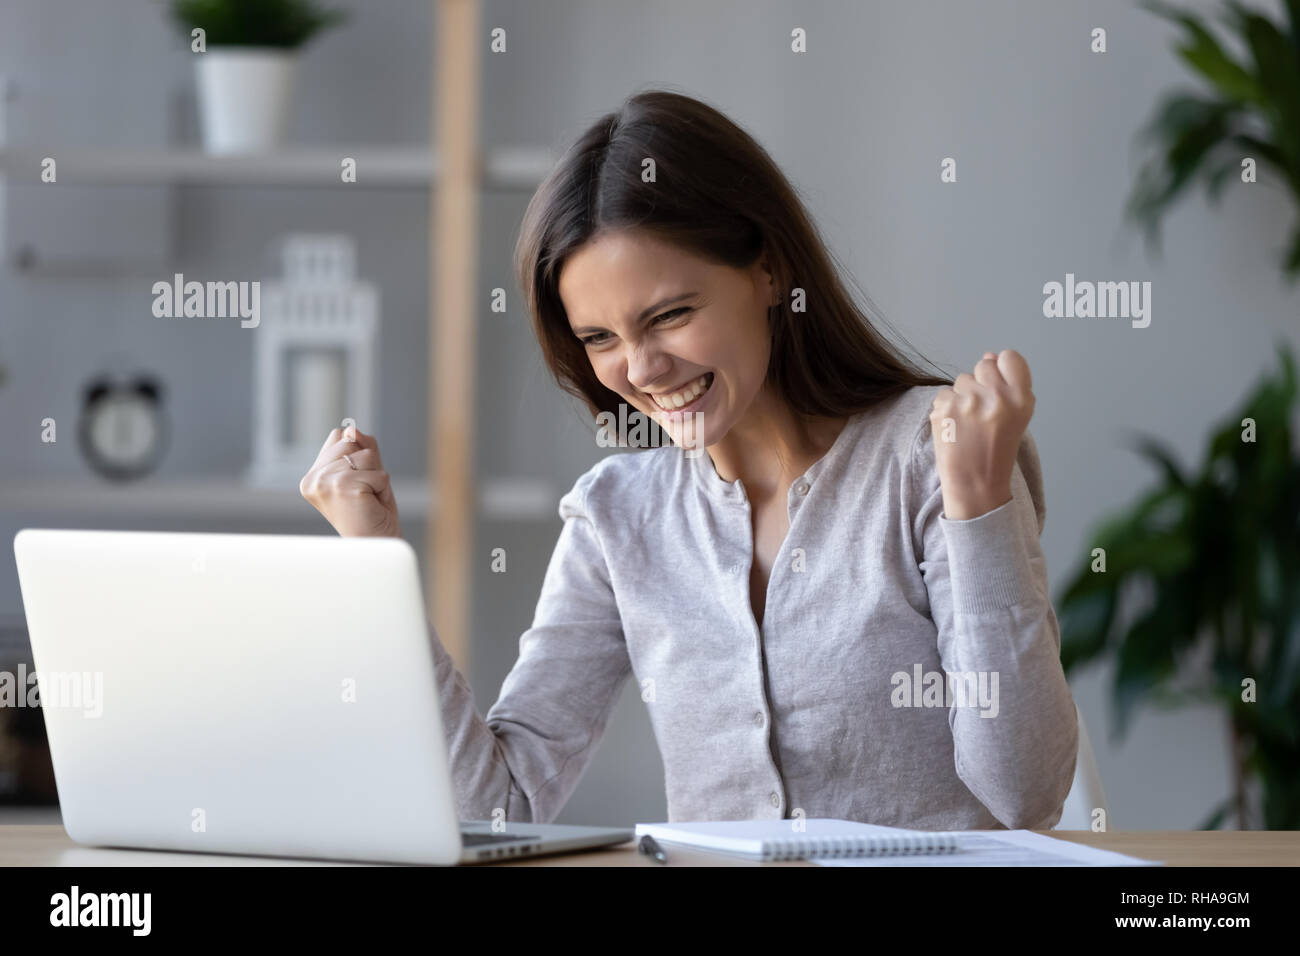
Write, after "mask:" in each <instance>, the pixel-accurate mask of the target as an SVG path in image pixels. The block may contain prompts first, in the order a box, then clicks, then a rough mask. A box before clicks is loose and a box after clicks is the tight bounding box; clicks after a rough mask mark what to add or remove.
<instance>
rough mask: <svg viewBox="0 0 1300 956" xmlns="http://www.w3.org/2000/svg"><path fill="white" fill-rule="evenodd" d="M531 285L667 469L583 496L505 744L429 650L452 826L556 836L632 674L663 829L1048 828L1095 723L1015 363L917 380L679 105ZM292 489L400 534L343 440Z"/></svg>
mask: <svg viewBox="0 0 1300 956" xmlns="http://www.w3.org/2000/svg"><path fill="white" fill-rule="evenodd" d="M516 268H517V272H518V280H519V283H520V287H521V288H522V289H523V290H524V292H525V294H526V297H527V303H528V311H529V314H530V316H531V317H532V321H533V323H534V327H535V330H536V333H537V338H538V341H539V342H540V344H541V347H542V353H543V355H544V357H545V359H546V361H547V364H548V365H549V366H550V368H551V370H552V372H553V374H554V375H555V377H556V379H557V381H558V382H559V384H560V385H561V387H563V388H564V389H565V390H566V391H568V392H570V393H571V394H573V395H576V396H577V397H579V398H581V399H582V400H583V401H584V402H585V403H586V405H587V407H588V408H590V409H591V411H592V413H593V414H594V415H599V414H600V413H610V414H612V416H613V417H614V418H616V419H617V418H618V410H619V406H620V403H626V405H627V406H628V408H627V409H625V413H624V416H623V419H622V420H626V415H627V413H628V412H629V411H630V410H638V411H641V412H643V413H644V414H646V415H647V416H650V417H651V418H652V419H654V420H655V421H656V422H657V423H658V424H659V426H660V427H662V428H663V429H665V430H666V431H667V432H668V433H669V434H670V435H671V437H672V439H673V441H674V443H675V444H666V445H665V446H664V447H659V448H654V449H651V450H643V451H639V452H636V453H630V454H615V455H611V456H609V457H606V458H604V459H602V460H601V461H599V462H598V463H597V464H596V465H595V466H594V467H592V468H591V469H590V470H588V471H587V472H586V473H585V474H583V475H582V476H581V477H580V478H579V479H578V480H577V483H576V484H575V485H574V487H573V489H572V490H571V491H570V492H569V493H568V494H566V495H565V496H564V497H563V498H562V499H561V501H560V507H559V510H560V515H561V517H562V518H563V519H564V528H563V530H562V531H561V533H560V539H559V543H558V544H557V546H556V550H555V553H554V555H553V557H552V560H551V563H550V566H549V568H548V570H547V573H546V577H545V581H544V583H543V586H542V594H541V598H540V600H539V602H538V605H537V610H536V614H535V617H534V620H533V626H532V627H531V628H530V629H529V630H528V631H526V632H525V633H524V635H523V636H522V637H521V639H520V642H519V647H520V653H519V660H518V662H517V663H516V664H515V666H514V668H513V669H512V670H511V672H510V674H509V675H508V676H507V678H506V680H505V682H504V684H503V686H502V688H501V695H500V698H499V699H498V700H497V702H496V703H495V704H494V705H493V706H492V708H491V709H490V710H489V711H488V713H487V715H486V718H481V717H479V715H478V713H477V712H476V710H475V708H474V703H473V701H472V699H471V696H470V691H469V688H468V686H467V685H466V683H465V681H464V679H463V678H462V676H461V675H460V674H459V673H458V672H457V671H456V668H455V666H454V664H453V663H452V661H451V659H450V657H449V656H448V655H447V653H446V651H445V650H444V649H443V647H442V645H441V642H439V641H438V639H437V634H436V632H432V638H433V647H434V654H435V662H436V674H437V680H438V685H439V692H440V694H441V699H442V708H443V711H442V712H443V718H444V721H445V731H446V735H447V739H448V745H449V748H450V751H451V759H452V765H453V774H454V777H455V782H456V789H457V799H458V801H459V804H460V813H461V817H462V818H463V819H490V818H492V817H493V816H494V811H495V812H496V816H500V815H501V814H502V813H504V816H505V818H506V819H509V820H521V821H533V822H549V821H552V820H553V819H554V818H555V817H556V815H557V814H559V812H560V810H561V808H562V807H563V806H564V803H565V801H566V800H567V799H568V798H569V796H570V794H571V793H572V792H573V790H574V788H575V787H576V786H577V783H578V780H579V779H580V777H581V776H582V773H583V771H584V769H585V768H586V766H587V764H588V762H589V761H590V759H591V757H592V755H593V753H594V752H595V749H596V746H597V744H598V742H599V740H600V738H601V735H602V733H603V731H604V729H605V725H606V722H607V720H608V718H609V714H610V711H611V709H612V707H613V706H614V703H615V701H616V700H617V699H618V697H619V692H620V690H621V688H622V687H623V684H624V681H625V680H626V679H627V678H628V677H629V676H631V675H634V676H635V679H636V680H637V682H638V684H639V685H640V687H641V696H642V699H643V700H645V701H646V704H647V707H648V708H649V712H650V718H651V722H652V724H653V727H654V731H655V735H656V739H657V740H658V743H659V748H660V752H661V754H662V757H663V760H664V768H665V778H666V782H667V797H668V813H669V818H670V819H672V820H709V819H749V818H765V817H766V818H781V817H792V818H797V817H799V816H800V815H802V816H804V817H834V818H842V819H849V820H860V821H865V822H869V823H877V824H885V825H890V826H903V827H915V828H919V829H979V828H1001V827H1009V828H1022V827H1023V828H1045V827H1050V826H1052V825H1053V824H1055V823H1056V822H1057V821H1058V820H1059V818H1060V814H1061V807H1062V803H1063V801H1064V799H1065V796H1066V794H1067V792H1068V790H1069V788H1070V783H1071V778H1072V776H1073V772H1074V762H1075V754H1076V746H1077V726H1076V718H1075V710H1074V702H1073V699H1072V698H1071V695H1070V690H1069V687H1068V685H1067V684H1066V682H1065V677H1064V674H1063V673H1062V670H1061V665H1060V660H1059V640H1060V638H1059V631H1058V627H1057V621H1056V616H1055V613H1054V611H1053V609H1052V605H1051V603H1050V600H1049V597H1048V586H1047V573H1046V566H1045V562H1044V559H1043V553H1042V549H1041V547H1040V545H1039V541H1038V535H1039V532H1040V530H1041V528H1042V524H1043V518H1044V514H1045V510H1044V504H1043V488H1042V478H1041V475H1040V472H1039V466H1038V457H1037V452H1036V448H1035V445H1034V443H1033V440H1032V438H1031V437H1030V435H1029V433H1028V432H1027V430H1026V429H1027V425H1028V422H1029V419H1030V416H1031V415H1032V413H1033V406H1034V397H1033V394H1032V391H1031V383H1030V375H1029V368H1028V366H1027V365H1026V363H1025V361H1024V359H1023V358H1022V357H1021V356H1020V355H1018V354H1017V353H1016V352H1014V351H1010V350H1006V351H1002V352H1000V353H998V354H997V355H994V354H993V353H991V352H986V353H984V356H983V358H981V360H980V361H979V362H978V364H976V365H975V368H974V371H973V373H972V374H963V375H959V376H958V377H957V379H956V380H955V381H952V382H949V380H947V379H944V378H936V377H931V376H927V375H924V374H923V373H921V372H920V371H918V370H917V369H916V368H915V367H913V366H912V365H910V364H908V363H907V362H906V361H905V360H904V359H902V358H901V357H899V356H898V355H897V354H896V353H895V352H894V350H893V349H892V348H891V347H890V345H889V344H888V343H887V342H886V341H885V340H884V339H883V338H882V337H881V336H880V335H879V334H878V333H877V332H876V331H875V330H874V329H873V328H872V326H871V324H870V322H869V321H868V320H867V319H866V318H865V316H864V315H863V314H862V312H861V311H859V309H858V308H857V306H856V305H855V304H854V302H853V300H852V298H851V297H850V296H849V294H848V293H847V292H846V290H845V288H844V287H843V285H842V284H841V282H840V280H839V278H838V277H837V274H836V271H835V269H834V268H833V267H832V265H831V257H830V255H829V254H828V253H827V251H826V249H825V248H824V246H823V244H822V241H821V239H820V237H819V235H818V233H817V231H816V229H815V227H814V226H813V224H812V223H811V221H810V219H809V217H808V215H807V214H806V212H805V211H804V209H803V207H802V205H801V204H800V201H799V199H798V198H797V197H796V195H795V192H794V190H793V189H792V187H791V186H790V184H789V183H788V182H787V181H786V179H785V177H784V176H783V175H782V174H781V172H780V170H779V169H778V168H777V167H776V165H775V164H774V163H773V162H772V160H771V158H770V157H769V156H768V155H767V153H766V152H765V151H764V150H763V149H762V148H761V147H760V146H759V145H758V144H757V143H755V142H754V140H753V139H751V138H750V137H749V136H748V135H747V134H746V133H744V132H743V131H742V130H741V129H739V128H738V127H737V126H735V125H734V124H733V123H732V122H730V121H729V120H728V119H727V118H726V117H724V116H723V115H721V114H720V113H718V112H717V111H715V110H713V109H712V108H710V107H708V106H706V105H704V104H703V103H700V102H698V101H696V100H693V99H690V98H688V97H685V96H681V95H678V94H675V93H670V92H662V91H650V92H644V93H641V94H639V95H636V96H633V97H631V98H630V99H629V100H628V101H627V102H625V103H624V105H623V107H622V108H621V109H620V110H619V111H618V112H616V113H612V114H609V115H607V116H605V117H603V118H602V119H601V120H600V121H599V122H597V123H596V124H595V125H594V126H592V127H591V128H590V129H589V130H587V132H586V133H584V134H583V135H582V137H581V138H580V139H579V140H578V141H577V143H575V144H574V146H573V147H572V148H571V149H570V150H569V151H568V152H567V153H566V154H565V156H564V157H563V158H562V159H561V160H560V162H559V164H558V165H557V167H556V168H555V170H554V171H553V172H552V173H551V175H550V176H549V177H548V178H547V180H546V181H545V182H544V183H543V184H542V186H541V187H540V188H539V189H538V191H537V193H536V195H534V197H533V199H532V201H531V202H530V204H529V206H528V209H527V212H526V214H525V217H524V221H523V225H522V231H521V235H520V238H519V242H518V246H517V248H516ZM668 409H670V410H668ZM700 449H703V451H704V452H705V453H704V454H700V453H699V451H700ZM302 492H303V494H304V495H305V496H306V497H307V498H308V500H310V501H311V502H312V504H313V505H315V506H316V507H317V508H318V509H319V510H320V511H321V513H322V514H324V515H325V517H326V518H327V519H329V521H330V522H331V523H332V524H333V525H334V527H335V528H336V529H337V530H338V531H339V533H340V534H344V535H349V534H363V535H364V534H370V535H373V534H397V533H398V530H397V508H396V503H395V502H394V500H393V495H392V491H391V489H390V487H389V484H388V476H387V475H386V473H385V472H384V471H383V464H382V461H381V459H380V455H379V449H378V446H377V445H376V443H375V441H374V439H373V437H371V436H369V435H365V434H363V433H361V432H357V431H354V430H353V429H349V433H348V434H346V435H345V434H342V433H340V432H339V431H338V430H337V429H336V430H335V431H334V432H332V433H331V434H330V436H329V438H328V440H327V441H326V443H325V447H324V448H322V450H321V454H320V456H319V457H318V459H317V461H316V463H315V465H314V466H313V468H312V470H311V471H310V472H309V473H308V474H307V476H306V477H304V479H303V484H302Z"/></svg>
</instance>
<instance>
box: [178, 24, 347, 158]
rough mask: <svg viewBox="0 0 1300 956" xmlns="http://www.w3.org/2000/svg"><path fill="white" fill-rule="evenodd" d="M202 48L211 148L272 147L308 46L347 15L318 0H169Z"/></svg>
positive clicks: (197, 50)
mask: <svg viewBox="0 0 1300 956" xmlns="http://www.w3.org/2000/svg"><path fill="white" fill-rule="evenodd" d="M170 10H171V17H172V20H173V22H174V23H175V24H176V26H177V28H178V29H179V30H180V31H181V32H182V33H183V34H184V36H185V39H186V41H187V42H188V43H189V44H190V49H191V51H192V52H193V53H194V55H195V76H196V80H197V85H198V91H199V112H200V115H201V118H202V125H203V142H204V146H205V147H206V148H207V150H208V151H209V152H213V153H242V152H251V151H256V150H262V149H269V148H272V147H274V146H276V145H278V144H279V143H280V141H281V139H282V138H283V133H284V126H285V120H286V117H287V114H288V106H289V100H290V98H291V96H292V92H293V78H294V75H295V73H296V72H297V59H298V52H299V50H300V49H301V47H302V46H303V45H304V44H305V43H306V42H307V41H308V40H310V39H311V38H312V37H313V36H315V35H316V34H318V33H319V32H320V31H321V30H324V29H326V28H328V27H330V26H332V25H334V24H337V23H341V22H342V21H343V20H345V19H346V15H345V14H344V13H343V12H342V11H338V10H324V9H320V8H318V7H317V6H316V4H314V3H313V2H311V0H170Z"/></svg>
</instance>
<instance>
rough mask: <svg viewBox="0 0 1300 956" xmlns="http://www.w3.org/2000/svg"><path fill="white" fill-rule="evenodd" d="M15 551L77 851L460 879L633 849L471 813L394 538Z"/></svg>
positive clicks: (42, 542)
mask: <svg viewBox="0 0 1300 956" xmlns="http://www.w3.org/2000/svg"><path fill="white" fill-rule="evenodd" d="M14 555H15V558H16V559H17V563H18V581H19V586H20V588H21V590H22V600H23V607H24V610H25V611H26V615H27V627H28V633H29V636H30V639H31V645H32V655H33V660H34V664H35V670H36V677H35V678H34V679H33V681H32V683H34V684H35V685H37V686H38V693H39V697H40V702H41V706H42V710H43V712H44V717H45V727H46V731H47V734H48V737H49V744H50V754H51V758H52V760H53V765H54V777H55V783H56V785H57V787H58V796H59V806H60V810H61V813H62V816H63V825H64V828H65V829H66V830H67V832H68V836H69V837H70V838H71V839H72V840H74V841H75V842H77V843H81V844H85V845H88V846H106V847H127V848H132V849H153V850H182V851H189V852H198V853H235V854H247V855H258V856H281V857H308V858H313V859H333V860H349V861H372V862H386V863H417V864H442V865H450V864H457V863H479V862H484V861H498V860H503V859H505V860H508V859H511V858H519V857H530V856H540V855H543V854H551V853H563V852H568V851H573V850H582V849H590V848H594V847H603V846H613V845H616V844H619V843H624V842H626V841H628V840H631V839H632V838H633V831H632V830H631V829H617V828H607V827H579V826H565V825H559V824H527V823H516V822H514V821H506V820H505V819H504V816H505V810H504V808H502V809H501V810H500V811H499V812H497V811H494V812H493V818H494V819H491V820H480V821H461V820H458V819H457V806H456V799H455V791H454V789H453V784H452V779H451V775H450V771H449V758H448V750H447V743H446V739H445V737H444V736H443V727H442V715H441V712H440V708H439V703H438V693H437V687H436V685H435V682H434V669H433V652H432V647H431V643H430V642H431V641H432V639H433V638H432V636H431V634H430V632H429V629H428V625H427V618H426V617H425V611H424V604H423V600H422V597H421V588H420V580H419V575H418V571H417V561H416V556H415V552H414V550H412V548H411V546H410V545H409V544H407V542H405V541H403V540H401V539H399V538H342V537H332V536H321V535H254V534H190V533H184V534H181V533H174V532H142V531H73V530H50V529H33V528H24V529H23V530H21V531H19V532H18V534H16V535H15V536H14Z"/></svg>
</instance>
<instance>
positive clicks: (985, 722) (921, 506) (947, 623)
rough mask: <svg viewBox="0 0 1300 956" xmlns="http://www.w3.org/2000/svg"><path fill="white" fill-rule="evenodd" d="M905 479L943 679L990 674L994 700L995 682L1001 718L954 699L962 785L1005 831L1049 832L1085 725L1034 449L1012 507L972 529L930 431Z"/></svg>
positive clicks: (1019, 475) (1028, 441)
mask: <svg viewBox="0 0 1300 956" xmlns="http://www.w3.org/2000/svg"><path fill="white" fill-rule="evenodd" d="M909 470H910V478H909V488H910V490H911V493H912V494H913V502H914V503H916V504H917V507H918V510H917V511H916V512H915V513H914V518H913V534H914V536H915V539H916V541H917V548H918V550H917V554H918V555H919V556H921V557H920V561H919V567H920V570H921V573H922V575H923V577H924V579H925V585H926V590H927V591H928V592H929V598H930V613H931V616H932V617H933V619H934V622H935V627H936V629H937V632H938V650H939V657H940V659H941V661H942V663H943V669H944V671H946V672H947V673H949V674H953V675H958V674H969V673H976V674H978V673H979V672H985V673H986V674H987V675H988V680H989V683H988V685H987V686H988V687H989V689H990V690H991V689H992V687H993V684H992V675H993V674H996V675H997V678H998V683H997V694H996V695H995V697H994V700H995V701H996V707H997V709H996V711H994V710H992V709H991V708H990V709H988V710H987V711H985V712H987V713H990V714H995V716H988V717H983V716H981V708H979V707H972V706H966V707H962V706H958V705H957V704H958V703H959V702H956V701H955V702H954V706H953V707H951V708H950V709H949V713H948V723H949V726H950V727H951V728H952V736H953V749H954V753H955V763H956V771H957V775H958V776H959V777H960V778H961V779H962V781H963V782H964V783H965V784H966V786H967V787H969V788H970V791H971V792H972V793H973V794H974V795H975V796H976V797H977V798H978V799H979V800H980V802H981V803H983V804H984V805H985V806H986V807H988V809H989V812H990V813H992V814H993V815H994V816H995V817H997V819H998V820H999V821H1001V822H1002V823H1003V824H1004V825H1006V826H1007V827H1009V828H1011V829H1040V828H1047V827H1051V826H1053V825H1055V824H1056V823H1057V822H1058V821H1059V820H1060V818H1061V805H1062V804H1063V803H1064V801H1065V797H1066V795H1067V794H1068V793H1069V789H1070V784H1071V781H1072V779H1073V776H1074V764H1075V760H1076V757H1077V752H1078V724H1077V718H1076V714H1075V709H1074V699H1073V697H1072V696H1071V694H1070V688H1069V685H1068V684H1067V683H1066V681H1065V674H1064V672H1063V671H1062V669H1061V661H1060V630H1059V627H1058V624H1057V620H1056V612H1055V610H1054V609H1053V607H1052V604H1051V600H1050V597H1049V592H1048V581H1047V563H1046V560H1045V559H1044V557H1043V551H1042V547H1041V545H1040V544H1039V540H1038V536H1039V533H1040V531H1041V522H1040V518H1039V512H1038V510H1037V509H1038V507H1039V506H1040V504H1041V501H1042V497H1043V495H1042V482H1041V478H1040V477H1039V476H1040V471H1039V463H1038V453H1037V448H1036V446H1035V444H1034V441H1033V438H1032V436H1031V435H1030V434H1029V433H1028V431H1026V432H1025V435H1024V440H1023V442H1021V444H1020V447H1019V450H1018V453H1017V458H1016V461H1015V464H1014V466H1013V469H1012V473H1011V494H1010V496H1009V498H1010V500H1006V501H1005V503H1003V504H1002V505H1000V506H998V507H996V508H993V509H992V510H990V511H987V512H985V513H983V514H980V515H978V516H976V517H972V518H968V519H966V520H953V519H949V518H948V517H946V515H945V513H944V491H943V488H942V487H941V484H940V479H939V474H938V471H937V469H936V464H935V448H934V442H933V440H932V435H931V429H930V427H929V423H923V424H922V427H921V430H920V432H919V433H918V436H917V440H916V441H915V442H914V443H913V446H912V456H911V462H910V465H909ZM1027 476H1028V480H1027ZM1029 481H1033V483H1034V485H1033V487H1032V490H1031V486H1030V484H1029Z"/></svg>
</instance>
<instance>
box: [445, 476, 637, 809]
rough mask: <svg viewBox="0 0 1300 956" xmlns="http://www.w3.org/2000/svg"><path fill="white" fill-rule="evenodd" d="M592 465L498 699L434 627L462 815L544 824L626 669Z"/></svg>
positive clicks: (586, 752)
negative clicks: (470, 674)
mask: <svg viewBox="0 0 1300 956" xmlns="http://www.w3.org/2000/svg"><path fill="white" fill-rule="evenodd" d="M590 475H591V473H590V472H588V473H587V475H584V476H583V477H582V478H580V479H579V480H578V482H577V484H576V485H575V486H574V488H573V490H572V491H570V492H569V493H568V494H566V495H565V496H564V497H563V498H562V499H561V500H560V516H561V517H562V518H564V528H563V529H562V530H561V532H560V538H559V541H558V542H557V544H556V546H555V551H554V553H553V554H552V556H551V563H550V566H549V567H548V568H547V571H546V578H545V580H544V582H543V584H542V593H541V598H540V599H539V600H538V603H537V610H536V613H535V614H534V617H533V625H532V627H530V628H529V629H528V630H527V631H525V632H524V634H523V635H522V636H521V637H520V639H519V659H518V660H517V661H516V662H515V665H514V667H513V668H512V669H511V671H510V673H509V674H508V675H507V676H506V679H505V682H504V683H503V684H502V686H501V694H500V697H499V699H498V700H497V702H496V703H495V704H494V705H493V706H492V708H491V709H490V710H489V711H488V713H487V715H486V717H479V715H478V712H477V711H476V710H475V707H474V700H473V695H472V693H471V691H470V689H469V686H468V685H467V684H466V682H465V679H464V677H463V676H461V674H460V672H459V671H457V670H456V666H455V664H454V662H453V661H452V659H451V657H450V655H448V654H447V652H446V650H445V649H444V648H443V646H442V642H441V641H439V640H438V637H437V633H436V631H434V629H433V628H432V627H430V637H431V640H432V644H433V651H434V668H435V674H436V677H437V682H438V695H439V697H440V699H441V706H442V719H443V731H444V733H445V735H446V738H447V747H448V750H449V751H450V756H451V770H452V778H453V781H454V785H455V789H456V801H457V804H458V807H459V810H460V817H461V819H463V820H489V819H492V811H493V810H494V809H497V808H501V809H503V810H504V811H505V819H507V820H515V821H522V822H533V823H549V822H550V821H552V820H554V819H555V817H556V816H558V815H559V813H560V810H561V809H563V807H564V804H565V802H566V801H567V800H568V799H569V796H570V795H571V794H572V793H573V791H574V789H575V788H576V787H577V785H578V781H579V779H580V778H581V777H582V774H583V772H584V771H585V770H586V768H587V764H588V763H589V762H590V760H591V757H592V755H593V754H594V753H595V750H596V746H597V744H598V743H599V742H600V738H601V736H602V735H603V734H604V731H605V725H606V723H607V722H608V720H609V714H610V711H611V710H612V708H613V705H614V703H615V701H616V700H617V699H618V694H619V691H620V689H621V688H622V686H623V683H624V681H625V680H626V678H627V675H628V674H629V673H630V672H631V663H630V661H629V659H628V656H627V649H626V646H625V644H624V641H623V627H622V621H621V619H620V617H619V613H618V607H617V605H616V604H615V601H614V592H613V589H612V587H611V586H610V581H609V572H608V570H607V568H606V564H605V558H604V552H603V551H602V550H601V545H600V541H599V539H598V538H597V537H596V534H595V530H594V528H593V526H592V523H591V521H590V519H589V518H588V516H587V513H586V511H585V507H584V504H583V498H584V492H585V489H586V486H587V483H588V482H589V480H590Z"/></svg>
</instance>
